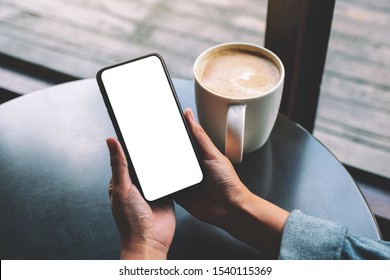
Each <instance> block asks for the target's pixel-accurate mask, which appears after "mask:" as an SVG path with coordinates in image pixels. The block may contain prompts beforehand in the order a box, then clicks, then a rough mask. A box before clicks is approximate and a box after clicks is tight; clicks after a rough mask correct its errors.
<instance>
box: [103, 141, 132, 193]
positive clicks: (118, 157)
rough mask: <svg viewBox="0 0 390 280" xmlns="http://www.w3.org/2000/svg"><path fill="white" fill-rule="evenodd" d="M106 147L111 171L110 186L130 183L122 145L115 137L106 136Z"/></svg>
mask: <svg viewBox="0 0 390 280" xmlns="http://www.w3.org/2000/svg"><path fill="white" fill-rule="evenodd" d="M106 142H107V146H108V149H109V151H110V161H111V172H112V179H111V180H112V184H111V185H112V186H115V187H122V186H126V185H130V186H131V185H132V182H131V179H130V176H129V170H128V165H127V160H126V156H125V153H124V152H123V149H122V146H121V144H120V143H119V141H118V140H116V139H115V138H108V139H107V140H106Z"/></svg>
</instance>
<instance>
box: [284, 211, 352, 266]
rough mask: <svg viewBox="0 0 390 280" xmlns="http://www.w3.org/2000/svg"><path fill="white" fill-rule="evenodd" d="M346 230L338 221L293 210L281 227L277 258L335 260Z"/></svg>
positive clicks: (338, 257) (341, 246) (339, 252)
mask: <svg viewBox="0 0 390 280" xmlns="http://www.w3.org/2000/svg"><path fill="white" fill-rule="evenodd" d="M347 230H348V229H347V227H346V226H343V225H342V224H338V223H333V222H330V221H326V220H322V219H319V218H314V217H311V216H308V215H305V214H302V213H301V212H300V211H299V210H294V211H292V212H291V213H290V215H289V217H288V219H287V222H286V225H285V227H284V230H283V235H282V241H281V246H280V254H279V259H281V260H339V259H340V256H341V250H342V248H343V244H344V238H345V235H346V233H347Z"/></svg>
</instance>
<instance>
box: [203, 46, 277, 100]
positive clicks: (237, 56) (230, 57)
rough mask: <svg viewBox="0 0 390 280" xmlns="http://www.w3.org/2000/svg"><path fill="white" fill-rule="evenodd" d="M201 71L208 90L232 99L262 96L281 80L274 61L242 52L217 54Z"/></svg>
mask: <svg viewBox="0 0 390 280" xmlns="http://www.w3.org/2000/svg"><path fill="white" fill-rule="evenodd" d="M200 69H201V72H200V79H201V81H202V83H203V85H204V86H205V87H206V88H208V89H209V90H211V91H213V92H216V93H218V94H221V95H224V96H227V97H233V98H247V97H253V96H259V95H262V94H264V93H266V92H268V91H269V90H271V89H272V88H273V87H274V86H275V85H276V84H277V83H278V81H279V79H280V73H279V70H278V68H277V66H276V65H275V64H274V63H273V62H272V61H271V60H269V59H268V58H266V57H264V56H260V55H258V54H255V53H251V52H248V51H243V50H224V51H220V52H218V53H215V54H213V55H211V56H210V57H208V58H207V59H206V60H205V61H204V62H203V65H202V66H201V67H200Z"/></svg>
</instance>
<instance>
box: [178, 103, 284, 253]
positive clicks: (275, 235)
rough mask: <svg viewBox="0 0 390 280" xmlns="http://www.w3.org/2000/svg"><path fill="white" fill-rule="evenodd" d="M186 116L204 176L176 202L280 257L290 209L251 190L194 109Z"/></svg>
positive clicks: (202, 218) (247, 241) (193, 213)
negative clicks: (197, 116) (242, 180)
mask: <svg viewBox="0 0 390 280" xmlns="http://www.w3.org/2000/svg"><path fill="white" fill-rule="evenodd" d="M184 116H185V118H186V121H187V123H188V126H189V128H190V131H191V134H192V136H193V138H194V140H195V143H196V146H197V148H198V151H199V153H200V157H201V159H202V163H203V167H204V172H205V179H204V180H203V182H202V183H201V184H200V185H198V186H193V187H192V188H190V189H188V190H187V191H185V192H183V193H181V194H179V195H178V196H177V197H176V202H177V203H178V204H179V205H181V206H182V207H184V208H185V209H186V210H187V211H188V212H189V213H190V214H192V215H193V216H195V217H197V218H198V219H200V220H202V221H204V222H207V223H211V224H213V225H216V226H218V227H221V228H223V229H224V230H226V231H227V232H229V233H230V234H231V235H232V236H234V237H236V238H237V239H239V240H241V241H243V242H245V243H247V244H249V245H252V246H253V247H255V248H257V249H259V250H261V251H262V252H264V253H267V254H268V255H269V256H272V257H277V256H278V254H279V249H280V241H281V237H282V233H283V229H284V225H285V223H286V221H287V217H288V215H289V213H288V212H287V211H285V210H283V209H281V208H279V207H278V206H276V205H274V204H272V203H270V202H268V201H266V200H264V199H262V198H260V197H258V196H256V195H255V194H253V193H252V192H250V191H249V190H248V188H247V187H246V186H245V185H244V184H243V183H242V182H241V180H240V178H239V177H238V175H237V173H236V171H235V170H234V168H233V165H232V164H231V163H230V161H229V160H228V159H227V158H226V157H225V156H224V155H223V154H222V153H221V152H220V151H219V150H218V149H217V148H216V147H215V145H214V144H213V142H212V141H211V140H210V138H209V137H208V135H207V134H206V132H205V131H204V130H203V128H202V127H201V125H200V124H199V123H198V122H197V121H196V119H195V117H194V114H193V112H192V111H191V110H190V109H187V110H186V111H185V112H184Z"/></svg>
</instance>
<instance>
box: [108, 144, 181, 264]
mask: <svg viewBox="0 0 390 280" xmlns="http://www.w3.org/2000/svg"><path fill="white" fill-rule="evenodd" d="M107 145H108V148H109V150H110V158H111V170H112V178H111V181H110V185H109V197H110V202H111V210H112V214H113V216H114V219H115V222H116V224H117V226H118V229H119V233H120V240H121V255H120V257H121V259H166V258H167V254H168V250H169V247H170V245H171V243H172V239H173V234H174V231H175V224H176V222H175V212H174V207H173V201H172V200H170V199H165V200H159V201H156V202H153V203H150V204H148V203H146V201H145V200H144V198H143V197H142V196H141V194H140V192H139V191H138V189H137V187H136V186H135V185H134V184H133V183H132V181H131V179H130V176H129V171H128V165H127V160H126V157H125V154H124V152H123V149H122V146H121V144H120V143H119V142H118V140H116V139H114V138H109V139H107Z"/></svg>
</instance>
